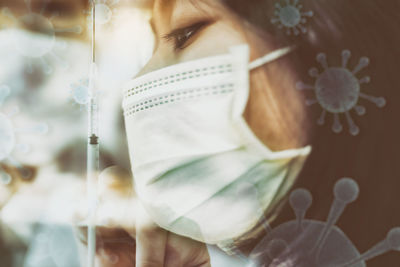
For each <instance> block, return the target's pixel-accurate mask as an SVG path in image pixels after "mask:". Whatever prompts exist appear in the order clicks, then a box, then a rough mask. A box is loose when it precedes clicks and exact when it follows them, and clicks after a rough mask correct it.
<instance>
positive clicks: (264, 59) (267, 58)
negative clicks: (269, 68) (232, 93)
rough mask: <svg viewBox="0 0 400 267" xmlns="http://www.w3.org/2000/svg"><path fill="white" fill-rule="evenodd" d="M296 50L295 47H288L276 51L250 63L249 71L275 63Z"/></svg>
mask: <svg viewBox="0 0 400 267" xmlns="http://www.w3.org/2000/svg"><path fill="white" fill-rule="evenodd" d="M294 49H295V46H288V47H284V48H281V49H278V50H275V51H273V52H271V53H269V54H266V55H265V56H263V57H260V58H258V59H256V60H254V61H252V62H250V63H249V70H254V69H256V68H258V67H261V66H262V65H264V64H266V63H268V62H271V61H274V60H276V59H278V58H281V57H283V56H285V55H287V54H289V53H290V52H292V51H293V50H294Z"/></svg>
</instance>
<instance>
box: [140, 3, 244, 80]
mask: <svg viewBox="0 0 400 267" xmlns="http://www.w3.org/2000/svg"><path fill="white" fill-rule="evenodd" d="M152 26H153V30H154V33H155V35H156V46H155V50H154V54H153V57H152V58H151V60H150V61H149V62H148V64H147V65H146V66H145V68H144V69H143V70H142V72H141V74H144V73H147V72H150V71H153V70H156V69H159V68H162V67H165V66H169V65H173V64H176V63H180V62H183V61H189V60H193V59H197V58H201V57H206V56H212V55H218V54H222V53H225V52H228V48H229V47H230V46H233V45H238V44H243V43H246V39H245V36H244V35H243V33H242V32H241V29H240V26H239V24H235V22H234V21H233V19H232V18H230V17H229V12H227V10H226V9H225V8H224V7H223V6H222V5H221V4H220V3H219V2H218V1H215V0H211V1H210V0H204V1H190V0H176V1H171V0H157V1H155V4H154V8H153V19H152Z"/></svg>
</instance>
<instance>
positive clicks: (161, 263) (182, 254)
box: [81, 167, 211, 267]
mask: <svg viewBox="0 0 400 267" xmlns="http://www.w3.org/2000/svg"><path fill="white" fill-rule="evenodd" d="M99 198H100V204H99V207H98V210H97V218H98V219H97V220H98V221H99V224H100V225H101V227H97V230H96V231H97V245H96V246H97V249H96V250H97V255H96V261H97V263H98V266H101V267H111V266H112V267H133V266H136V267H211V265H210V259H209V255H208V251H207V247H206V245H205V244H203V243H200V242H197V241H194V240H192V239H189V238H185V237H182V236H178V235H176V234H174V233H171V232H168V231H166V230H164V229H161V228H160V227H158V225H156V224H155V223H154V222H153V220H152V219H151V217H150V216H149V215H148V214H147V212H146V211H145V209H144V208H143V206H142V205H141V204H140V202H139V201H138V199H137V197H136V194H135V193H134V190H133V185H132V179H131V178H130V176H129V174H128V173H127V172H124V171H122V170H121V169H120V168H117V167H111V168H108V169H106V170H105V171H104V172H103V173H102V174H101V175H100V177H99ZM82 230H83V231H82ZM84 230H85V229H81V231H82V232H83V234H82V235H81V241H82V242H83V243H85V242H86V233H84V232H85V231H84Z"/></svg>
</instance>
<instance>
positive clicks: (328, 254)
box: [247, 178, 400, 267]
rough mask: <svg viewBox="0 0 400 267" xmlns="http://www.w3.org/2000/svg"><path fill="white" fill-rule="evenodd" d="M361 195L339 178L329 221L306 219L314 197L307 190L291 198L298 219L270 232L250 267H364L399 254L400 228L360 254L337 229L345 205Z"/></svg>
mask: <svg viewBox="0 0 400 267" xmlns="http://www.w3.org/2000/svg"><path fill="white" fill-rule="evenodd" d="M358 194H359V188H358V185H357V183H356V182H355V181H354V180H353V179H351V178H342V179H340V180H339V181H338V182H337V183H336V184H335V187H334V196H335V199H334V202H333V204H332V206H331V209H330V212H329V215H328V219H327V221H326V222H322V221H316V220H310V219H305V214H306V211H307V209H308V208H309V207H310V206H311V203H312V196H311V194H310V192H309V191H307V190H305V189H296V190H295V191H293V192H292V193H291V195H290V199H289V200H290V205H291V207H292V209H293V210H294V213H295V215H296V220H293V221H289V222H286V223H283V224H281V225H279V226H277V227H275V228H274V229H272V230H270V231H269V232H268V233H267V235H266V236H265V237H264V239H263V240H262V241H261V242H260V243H259V244H258V245H257V246H256V247H255V248H254V249H253V251H252V252H251V255H250V259H251V261H249V263H248V264H247V267H265V266H269V267H278V266H280V267H283V266H284V267H362V266H365V262H366V261H368V260H369V259H372V258H374V257H376V256H379V255H381V254H383V253H385V252H388V251H390V250H396V251H400V227H397V228H393V229H392V230H390V231H389V233H388V234H387V236H386V238H385V239H384V240H383V241H381V242H379V243H378V244H377V245H375V246H374V247H372V248H371V249H369V250H368V251H366V252H365V253H362V254H360V253H359V251H358V250H357V248H356V247H355V246H354V245H353V243H352V242H351V240H350V239H349V238H348V237H347V236H346V235H345V233H344V232H343V231H342V230H341V229H340V228H339V227H337V226H335V224H336V222H337V221H338V220H339V218H340V216H341V214H342V212H343V211H344V210H345V208H346V206H347V205H348V204H350V203H351V202H353V201H355V200H356V199H357V197H358Z"/></svg>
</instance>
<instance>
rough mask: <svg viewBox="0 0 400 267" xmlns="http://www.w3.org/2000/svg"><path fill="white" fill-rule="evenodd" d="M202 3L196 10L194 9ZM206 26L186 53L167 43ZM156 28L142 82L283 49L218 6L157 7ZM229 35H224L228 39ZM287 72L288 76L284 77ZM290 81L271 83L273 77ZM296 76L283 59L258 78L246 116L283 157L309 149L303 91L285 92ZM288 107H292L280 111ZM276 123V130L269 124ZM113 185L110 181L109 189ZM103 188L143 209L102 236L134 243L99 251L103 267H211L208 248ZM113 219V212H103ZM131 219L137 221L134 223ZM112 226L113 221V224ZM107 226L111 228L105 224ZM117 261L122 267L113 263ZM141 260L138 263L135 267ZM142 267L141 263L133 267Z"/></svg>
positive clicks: (179, 2)
mask: <svg viewBox="0 0 400 267" xmlns="http://www.w3.org/2000/svg"><path fill="white" fill-rule="evenodd" d="M193 3H195V4H193ZM199 22H204V23H205V24H204V26H202V27H201V28H200V29H197V30H196V31H195V32H190V34H191V37H190V38H189V39H187V40H186V41H185V42H184V44H183V45H182V46H181V47H177V46H176V44H177V42H176V38H175V39H174V38H165V36H167V35H169V34H170V33H171V32H174V31H176V30H177V29H182V28H185V27H190V26H192V25H193V24H196V23H199ZM152 25H153V29H154V32H155V36H156V46H155V50H154V54H153V57H152V58H151V59H150V61H149V62H148V64H147V65H146V66H145V67H144V68H143V69H142V71H141V72H140V73H139V74H138V76H140V75H143V74H145V73H149V72H151V71H154V70H157V69H160V68H163V67H166V66H170V65H173V64H177V63H180V62H185V61H190V60H194V59H197V58H202V57H208V56H212V55H219V54H222V53H227V52H228V49H229V47H231V46H234V45H239V44H245V43H247V44H248V45H249V46H250V51H251V60H254V59H256V58H258V57H260V56H262V55H264V54H266V53H268V52H271V51H272V50H274V49H276V48H279V47H276V46H275V45H274V44H273V42H272V40H271V42H268V41H266V39H262V38H261V37H260V35H259V34H258V33H257V30H256V29H254V28H252V26H250V25H249V24H246V23H243V20H242V19H240V18H238V17H237V16H236V15H235V14H233V13H232V12H230V11H229V10H228V9H227V8H226V7H224V6H223V5H222V4H221V3H219V2H218V1H215V0H204V1H189V0H176V1H171V0H170V1H167V0H156V1H155V3H154V8H153V19H152ZM221 33H223V34H221ZM282 73H284V74H285V76H284V77H282ZM278 74H279V77H282V78H280V79H277V78H275V79H271V78H270V77H277V75H278ZM295 79H296V77H295V75H291V72H290V71H289V68H288V63H287V62H286V61H285V60H279V61H278V62H273V63H270V64H268V65H267V66H266V67H263V68H259V69H257V70H255V71H252V72H251V73H250V87H251V91H250V99H249V102H248V105H247V108H246V111H245V114H244V117H245V119H246V121H247V123H248V124H249V126H250V127H251V129H252V130H253V131H254V133H255V134H256V135H257V137H258V138H259V139H260V140H261V141H262V142H263V143H264V144H266V145H267V146H268V147H269V148H271V149H272V150H283V149H287V148H295V147H301V146H304V145H305V143H306V136H305V134H304V133H303V132H304V130H303V129H304V127H305V126H304V121H305V119H304V117H305V111H304V106H303V104H302V103H303V102H302V101H303V100H302V99H301V97H299V95H298V94H297V92H295V90H285V89H286V88H285V87H291V89H292V85H293V84H294V83H295V82H294V80H295ZM283 101H285V104H280V103H282V102H283ZM277 103H279V104H277ZM265 122H268V123H265ZM104 177H108V178H106V179H105V180H103V182H104V181H106V180H107V181H112V183H116V184H118V183H121V181H122V180H123V179H121V177H122V176H121V174H113V172H110V173H108V174H107V175H105V176H104ZM106 184H109V182H106ZM125 186H128V185H124V186H121V188H120V189H117V187H118V186H117V187H115V186H114V187H113V186H108V185H106V186H103V188H104V191H103V192H107V191H108V192H113V193H111V195H113V196H114V197H108V200H107V201H108V202H109V203H110V201H111V200H110V199H114V200H113V201H116V202H118V199H129V201H130V203H131V205H133V206H134V207H135V208H134V210H133V211H132V209H130V212H127V213H124V218H117V217H116V216H113V217H112V218H110V220H109V221H108V223H107V224H106V227H104V228H102V229H100V230H99V238H98V239H100V238H101V236H103V237H104V236H112V237H114V238H115V237H118V235H120V236H121V233H120V234H117V233H116V232H114V230H115V229H117V228H119V229H122V230H123V231H125V233H128V234H129V235H130V236H131V238H132V245H131V247H129V246H128V247H123V246H117V245H114V246H103V248H102V249H99V250H98V261H99V262H100V263H101V265H100V266H114V267H128V266H138V267H163V266H164V267H170V266H171V267H172V266H174V267H180V266H185V267H192V266H193V267H195V266H196V267H207V266H210V261H209V255H208V252H207V249H206V246H205V244H202V243H198V242H196V241H193V240H191V239H187V238H183V237H180V236H177V235H175V234H173V233H170V232H167V231H165V230H163V229H161V228H159V227H158V226H157V225H156V224H155V223H154V222H153V221H152V219H151V218H150V216H149V215H148V214H147V213H146V211H145V210H144V209H143V207H141V205H140V202H139V201H138V200H137V198H136V196H135V195H134V194H133V193H132V194H131V195H128V196H127V195H124V193H122V192H123V189H122V188H124V187H125ZM99 213H100V214H101V213H103V214H104V215H105V216H107V212H106V210H103V211H101V209H100V212H99ZM129 216H131V217H130V218H128V217H129ZM111 221H112V222H111ZM103 225H104V223H103ZM115 256H117V258H118V259H119V260H118V261H117V263H111V262H110V260H108V259H110V258H113V257H115ZM134 259H135V260H134ZM133 261H135V263H133Z"/></svg>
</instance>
